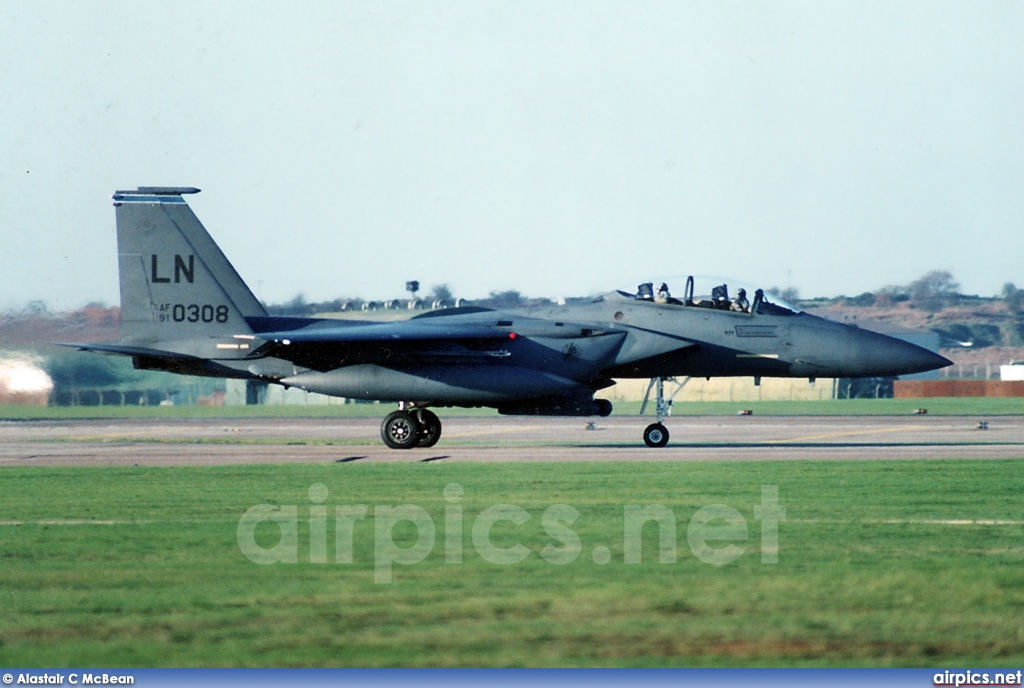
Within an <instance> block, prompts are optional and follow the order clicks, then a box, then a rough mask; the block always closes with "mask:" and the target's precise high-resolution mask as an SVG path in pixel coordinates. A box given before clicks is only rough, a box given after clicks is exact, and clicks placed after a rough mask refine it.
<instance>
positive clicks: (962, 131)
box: [0, 0, 1024, 308]
mask: <svg viewBox="0 0 1024 688" xmlns="http://www.w3.org/2000/svg"><path fill="white" fill-rule="evenodd" d="M1022 36H1024V3H1021V2H935V1H934V0H927V1H921V2H910V1H906V2H892V1H888V0H887V1H886V2H876V3H872V2H841V3H840V2H836V3H828V2H821V1H817V0H815V1H814V2H794V3H789V2H734V3H730V2H700V3H693V2H679V1H672V2H665V3H632V2H614V3H598V2H593V1H590V0H587V1H586V2H584V1H582V0H581V1H579V2H551V1H546V2H501V3H498V2H480V1H477V0H473V1H466V2H422V1H417V2H409V3H401V2H371V3H364V2H344V3H342V2H307V3H296V2H288V3H283V2H280V3H255V2H221V1H219V2H159V3H157V2H135V1H133V2H125V3H117V2H99V3H96V2H80V1H76V2H50V3H42V2H16V1H14V0H6V1H5V2H3V3H0V238H2V239H3V245H2V247H0V308H5V307H11V306H17V305H20V304H24V303H25V302H27V301H29V300H32V299H44V300H46V301H47V302H48V303H49V304H50V305H51V307H55V308H69V307H75V306H80V305H82V304H84V303H86V302H88V301H94V300H99V301H104V302H106V303H108V304H116V303H117V302H118V291H117V289H118V287H117V259H116V246H115V234H114V211H113V208H112V207H111V201H110V195H111V193H112V192H113V191H114V190H115V189H123V188H134V187H136V186H138V185H188V186H198V187H200V188H202V189H203V192H202V193H201V194H199V195H198V196H192V197H189V203H190V204H191V205H192V207H193V209H194V210H195V211H196V213H197V215H198V216H199V218H200V219H201V220H202V221H203V223H204V224H205V226H206V228H207V229H208V230H209V231H210V233H211V234H212V235H213V237H214V239H215V240H217V241H218V243H220V245H221V247H222V248H223V249H224V251H225V253H226V254H227V256H228V257H229V258H230V259H231V260H232V262H233V263H234V265H235V267H236V268H237V269H238V271H239V273H240V274H241V275H242V277H243V278H244V279H246V281H247V282H248V283H249V285H250V286H251V287H252V289H253V291H254V292H255V293H256V295H257V296H258V297H259V298H261V299H264V300H266V301H270V302H276V301H283V300H287V299H290V298H291V297H293V296H295V295H296V294H298V293H300V292H301V293H303V294H305V296H306V298H307V299H310V300H321V299H328V298H331V299H333V298H336V297H340V296H363V297H374V298H391V297H397V296H401V295H402V294H403V293H404V292H403V287H404V283H405V280H407V279H418V280H420V281H421V282H422V283H423V285H424V287H425V288H429V286H430V285H433V284H437V283H440V282H446V283H448V284H449V286H450V287H451V288H452V290H453V291H454V292H455V293H456V295H459V296H467V297H478V296H485V295H486V294H487V293H488V292H489V291H492V290H504V289H512V288H514V289H519V290H521V291H523V292H525V293H527V294H531V295H547V296H555V295H559V294H562V295H576V294H587V293H595V292H599V291H607V290H610V289H613V288H617V287H632V286H635V284H636V282H637V281H638V280H639V279H640V278H641V277H642V276H644V275H651V276H652V277H654V276H659V275H668V274H673V275H678V274H687V273H695V274H714V275H729V276H733V277H736V278H738V279H742V280H744V281H746V282H752V283H756V284H760V285H762V286H765V287H770V286H774V285H779V286H786V283H787V281H789V282H791V284H792V286H794V287H798V288H799V289H800V291H801V294H802V295H804V296H814V295H836V294H840V293H845V294H857V293H860V292H863V291H867V290H875V289H877V288H879V287H882V286H884V285H887V284H902V283H907V282H909V281H911V280H913V279H915V278H917V277H919V276H920V275H921V274H923V273H925V272H927V271H929V270H932V269H946V270H950V271H952V272H953V273H954V276H955V277H956V278H957V279H958V280H959V281H960V283H961V284H962V287H963V291H965V292H968V293H979V294H984V295H992V294H996V293H998V292H999V291H1000V290H1001V288H1002V285H1003V283H1004V282H1008V281H1013V282H1016V283H1017V284H1018V286H1024V269H1022V263H1024V39H1022ZM678 287H679V289H681V287H682V285H678Z"/></svg>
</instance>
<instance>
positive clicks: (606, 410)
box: [594, 399, 612, 418]
mask: <svg viewBox="0 0 1024 688" xmlns="http://www.w3.org/2000/svg"><path fill="white" fill-rule="evenodd" d="M594 403H595V404H597V415H599V416H601V417H602V418H605V417H607V416H610V415H612V402H610V401H608V400H607V399H594Z"/></svg>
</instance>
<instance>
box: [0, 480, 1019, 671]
mask: <svg viewBox="0 0 1024 688" xmlns="http://www.w3.org/2000/svg"><path fill="white" fill-rule="evenodd" d="M3 477H4V491H3V499H2V501H0V618H2V619H3V623H2V624H0V664H3V665H6V666H54V665H78V666H101V665H104V666H110V665H117V666H164V665H175V666H200V665H201V666H220V665H252V666H269V665H277V666H294V665H346V666H353V665H359V666H384V665H387V666H394V665H415V666H422V665H488V666H506V665H630V666H676V665H703V666H714V665H726V666H735V665H783V666H813V665H869V666H883V665H887V666H888V665H891V666H932V665H971V664H974V665H1000V666H1002V665H1008V666H1012V665H1019V664H1021V663H1024V622H1022V621H1021V616H1020V609H1021V607H1022V605H1024V566H1022V564H1024V544H1022V543H1024V540H1022V531H1024V526H1022V525H1020V524H1021V522H1022V521H1024V507H1022V506H1021V499H1020V495H1021V490H1022V488H1024V461H1021V460H1011V461H943V462H937V461H900V462H885V461H879V462H771V463H768V462H765V463H759V462H753V463H748V462H744V463H742V464H706V463H704V464H688V463H657V464H655V463H628V464H626V463H611V464H609V463H595V464H519V465H515V464H512V465H508V464H451V465H445V464H443V463H432V464H415V465H409V464H388V465H359V464H351V463H349V464H329V465H319V464H309V465H288V466H245V467H210V468H60V469H42V468H5V469H4V471H3ZM452 482H455V483H458V484H459V485H461V486H462V488H463V490H464V493H465V496H464V498H463V499H462V501H461V503H460V506H461V507H462V510H463V513H464V524H463V528H462V530H463V533H462V537H461V542H462V550H463V560H462V563H460V564H448V563H445V555H444V552H445V541H446V533H445V530H446V526H445V507H446V506H448V502H446V501H445V499H444V496H443V495H444V488H445V486H446V485H448V484H449V483H452ZM315 483H323V484H324V485H325V486H327V488H328V497H327V499H326V501H325V502H324V504H326V505H327V506H328V507H329V509H328V514H329V518H328V530H327V536H326V542H327V561H328V562H331V563H327V564H317V563H310V544H309V543H310V527H309V514H310V511H309V509H310V503H311V502H310V498H309V492H308V490H309V487H310V486H311V485H313V484H315ZM762 485H777V486H778V489H779V501H780V503H781V504H782V506H784V507H785V508H786V509H787V520H786V522H784V523H783V524H782V525H781V527H780V533H781V535H780V546H779V562H778V563H777V564H763V563H761V558H760V553H759V552H760V545H761V542H760V539H761V532H760V523H759V521H757V520H756V519H755V512H754V509H755V507H756V506H757V505H758V504H759V502H760V500H761V486H762ZM500 503H507V504H514V505H517V506H520V507H522V508H523V509H525V510H526V512H527V513H528V514H529V515H530V520H529V521H527V522H525V523H523V524H522V525H518V526H516V525H514V524H512V523H511V522H508V521H505V522H499V523H498V524H497V525H495V526H494V528H493V530H492V537H491V540H492V542H493V543H494V544H495V545H496V546H499V547H511V546H512V545H513V544H516V543H519V544H522V545H524V546H525V547H526V548H527V549H528V550H529V552H530V554H529V556H528V557H527V558H526V559H525V560H524V561H522V562H520V563H517V564H512V565H498V564H492V563H488V562H487V561H485V560H484V559H483V558H482V557H481V556H480V554H479V553H478V550H477V548H475V547H474V544H473V537H472V534H471V532H472V527H473V524H474V520H475V519H476V517H477V515H479V514H480V513H481V512H482V511H483V510H484V509H485V508H487V507H489V506H491V505H494V504H500ZM256 504H273V505H277V506H281V507H287V506H288V505H296V506H297V507H298V510H297V512H298V540H297V542H298V546H297V563H294V564H271V565H265V566H263V565H257V564H255V563H253V562H251V561H250V560H249V559H247V558H246V557H245V556H243V555H242V554H241V552H240V549H239V546H238V544H237V527H238V521H239V518H240V517H241V515H242V514H243V513H244V512H245V511H246V510H247V509H248V508H249V507H251V506H253V505H256ZM351 504H365V505H368V506H369V507H370V510H369V513H368V517H367V518H366V519H365V520H362V521H357V522H356V525H355V528H354V546H353V563H350V564H338V563H333V562H334V561H335V527H334V525H335V518H334V513H335V511H334V506H335V505H351ZM397 504H415V505H418V506H421V507H422V508H423V509H425V510H426V511H427V513H428V514H429V515H430V517H431V518H432V520H433V522H434V524H435V525H436V532H437V540H436V543H435V545H434V547H433V549H432V551H431V552H430V554H429V555H428V556H426V558H425V559H424V560H423V561H422V562H420V563H417V564H414V565H410V566H403V565H396V566H395V567H394V580H393V582H392V583H390V584H380V583H376V582H375V575H374V555H375V545H374V537H375V536H374V526H375V522H374V518H373V515H374V507H375V506H383V505H397ZM555 504H568V505H571V506H573V507H574V508H575V509H577V510H578V511H579V513H580V515H579V517H578V519H577V520H576V521H575V522H574V523H573V524H572V526H571V529H572V530H573V531H574V532H575V533H576V534H578V536H579V537H580V540H581V544H582V553H581V555H580V556H579V557H578V558H577V559H576V560H575V561H573V562H571V563H567V564H564V565H555V564H551V563H548V562H547V561H545V560H544V559H542V558H541V556H540V555H539V552H541V551H542V549H543V548H544V547H545V545H553V546H555V547H559V548H561V546H562V545H561V543H560V542H559V540H557V539H555V538H553V537H551V536H549V535H548V534H547V532H545V529H544V528H543V527H542V524H541V520H542V514H543V513H544V511H545V509H547V508H548V507H549V506H552V505H555ZM628 504H638V505H647V504H662V505H665V506H667V507H668V508H669V509H670V510H671V511H672V513H673V514H674V515H675V518H676V519H677V521H678V531H677V537H676V543H677V546H678V553H679V557H678V561H677V562H676V563H659V561H658V554H659V553H658V545H657V542H658V532H657V528H656V527H655V525H654V524H649V525H648V526H646V528H645V530H644V531H643V532H644V542H643V550H642V561H641V563H638V564H626V563H624V561H623V557H624V548H623V509H624V506H625V505H628ZM711 504H726V505H729V506H731V507H733V508H735V509H737V510H738V511H739V512H740V514H742V516H743V517H744V519H745V520H746V524H747V527H748V529H749V537H748V539H747V540H737V541H734V542H733V544H735V545H737V546H740V547H742V548H743V549H744V553H743V554H742V556H740V557H739V558H738V559H737V560H736V561H735V562H733V563H730V564H727V565H725V566H721V567H716V566H712V565H709V564H706V563H704V562H702V561H700V560H699V559H698V558H697V557H696V556H695V555H694V554H693V553H692V552H691V550H690V548H689V546H688V544H687V543H688V539H687V532H688V531H687V526H688V523H689V522H690V519H691V517H692V516H693V515H694V514H695V512H696V511H697V510H698V509H699V508H701V507H704V506H707V505H711ZM282 513H283V512H282ZM972 521H973V522H972ZM393 533H394V539H395V541H396V542H398V543H399V544H400V545H401V546H403V547H408V546H411V545H412V543H413V541H415V539H416V530H415V529H414V528H413V527H412V526H411V525H410V524H409V523H400V524H398V525H397V526H396V527H395V528H394V531H393ZM256 538H257V541H258V542H260V544H261V545H262V546H265V547H269V546H271V545H273V544H274V542H276V540H277V529H276V527H275V526H273V525H271V524H269V523H264V524H262V525H261V526H259V528H257V530H256ZM711 544H712V546H714V547H722V546H725V545H726V544H728V543H727V542H713V543H711ZM598 546H604V547H607V548H608V549H609V550H610V553H611V561H610V562H608V563H606V564H603V565H601V564H598V563H595V560H594V557H593V556H592V555H593V553H594V550H595V548H596V547H598Z"/></svg>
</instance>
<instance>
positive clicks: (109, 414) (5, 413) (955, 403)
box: [0, 397, 1024, 420]
mask: <svg viewBox="0 0 1024 688" xmlns="http://www.w3.org/2000/svg"><path fill="white" fill-rule="evenodd" d="M919 408H924V409H927V410H928V413H929V415H984V416H993V415H1024V398H994V397H993V398H933V399H829V400H824V401H735V402H731V401H706V402H697V401H692V402H691V401H687V402H683V401H679V402H676V403H675V404H674V405H673V407H672V413H673V415H677V416H684V415H685V416H693V415H697V416H732V415H736V414H737V413H739V412H740V411H741V410H743V409H750V410H752V411H753V412H754V413H755V415H765V416H846V415H852V416H861V415H865V416H868V415H874V416H885V415H912V414H914V413H915V412H916V411H917V409H919ZM394 409H395V405H394V404H344V405H335V406H297V405H296V406H49V407H40V406H18V405H0V420H65V419H75V418H78V419H94V418H383V417H384V416H386V415H387V414H388V413H390V412H391V411H393V410H394ZM639 412H640V402H638V401H635V402H629V401H627V402H617V403H616V404H615V411H614V414H615V415H620V416H630V415H637V414H638V413H639ZM442 413H443V414H444V415H446V416H463V417H465V416H484V417H486V416H496V415H497V411H495V410H494V409H486V408H479V409H463V408H450V409H444V410H443V411H442ZM653 413H654V406H653V404H650V405H648V408H647V415H652V414H653Z"/></svg>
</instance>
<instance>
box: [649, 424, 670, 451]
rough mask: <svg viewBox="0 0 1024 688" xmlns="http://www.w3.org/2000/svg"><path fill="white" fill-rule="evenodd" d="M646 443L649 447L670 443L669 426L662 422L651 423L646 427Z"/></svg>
mask: <svg viewBox="0 0 1024 688" xmlns="http://www.w3.org/2000/svg"><path fill="white" fill-rule="evenodd" d="M644 444H646V445H647V446H648V447H664V446H665V445H666V444H668V428H666V427H665V426H664V425H662V424H661V423H651V424H650V425H648V426H647V428H646V429H644Z"/></svg>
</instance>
